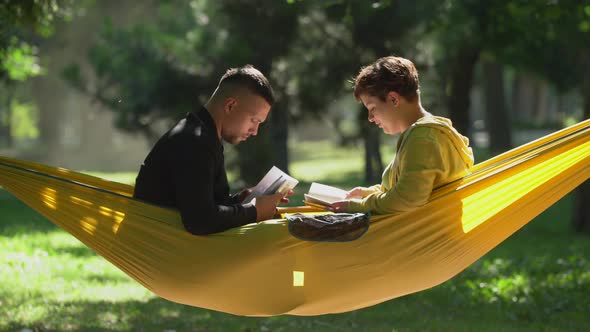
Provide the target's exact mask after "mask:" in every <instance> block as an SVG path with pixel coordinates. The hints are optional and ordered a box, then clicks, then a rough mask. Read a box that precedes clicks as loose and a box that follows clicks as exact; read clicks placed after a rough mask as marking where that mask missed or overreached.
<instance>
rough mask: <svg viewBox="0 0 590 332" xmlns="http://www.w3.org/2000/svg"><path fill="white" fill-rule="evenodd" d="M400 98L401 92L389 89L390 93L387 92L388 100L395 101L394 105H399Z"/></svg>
mask: <svg viewBox="0 0 590 332" xmlns="http://www.w3.org/2000/svg"><path fill="white" fill-rule="evenodd" d="M399 98H400V95H399V93H397V92H395V91H389V93H388V94H387V100H386V101H391V102H392V103H393V106H397V105H399Z"/></svg>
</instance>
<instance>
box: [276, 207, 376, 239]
mask: <svg viewBox="0 0 590 332" xmlns="http://www.w3.org/2000/svg"><path fill="white" fill-rule="evenodd" d="M287 221H288V225H289V232H290V233H291V235H293V236H295V237H296V238H298V239H301V240H306V241H333V242H346V241H353V240H356V239H358V238H360V237H361V236H362V235H363V234H365V232H366V231H367V230H368V229H369V221H370V218H369V215H367V214H365V213H329V214H317V215H310V214H301V213H295V214H290V215H287Z"/></svg>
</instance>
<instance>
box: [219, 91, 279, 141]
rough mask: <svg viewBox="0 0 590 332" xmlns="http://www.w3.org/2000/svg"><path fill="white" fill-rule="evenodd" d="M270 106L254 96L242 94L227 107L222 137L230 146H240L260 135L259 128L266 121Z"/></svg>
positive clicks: (262, 99)
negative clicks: (249, 138)
mask: <svg viewBox="0 0 590 332" xmlns="http://www.w3.org/2000/svg"><path fill="white" fill-rule="evenodd" d="M269 111H270V105H269V104H268V102H267V101H266V100H265V99H264V98H262V97H260V96H258V95H254V94H250V93H247V94H242V95H240V96H239V97H236V98H235V102H234V103H232V104H231V105H229V106H227V107H226V116H225V119H224V120H223V125H222V128H221V137H222V138H223V140H224V141H226V142H228V143H230V144H238V143H240V142H243V141H245V140H246V139H248V137H250V136H253V135H254V136H256V134H258V126H260V124H261V123H263V122H264V121H265V120H266V117H267V116H268V112H269Z"/></svg>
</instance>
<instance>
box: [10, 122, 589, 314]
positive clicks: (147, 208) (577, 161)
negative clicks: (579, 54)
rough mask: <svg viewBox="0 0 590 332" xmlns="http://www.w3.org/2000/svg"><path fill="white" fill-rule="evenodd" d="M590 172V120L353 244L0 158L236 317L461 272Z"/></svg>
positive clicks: (146, 276)
mask: <svg viewBox="0 0 590 332" xmlns="http://www.w3.org/2000/svg"><path fill="white" fill-rule="evenodd" d="M589 177H590V120H587V121H584V122H582V123H579V124H577V125H575V126H572V127H569V128H566V129H564V130H561V131H559V132H557V133H554V134H551V135H548V136H546V137H544V138H541V139H539V140H536V141H534V142H531V143H529V144H526V145H523V146H521V147H519V148H516V149H514V150H511V151H509V152H507V153H504V154H502V155H500V156H497V157H495V158H492V159H490V160H488V161H486V162H483V163H480V164H478V165H476V166H475V167H474V169H473V173H472V174H471V175H469V176H467V177H465V178H464V179H461V181H457V182H455V183H452V184H450V185H447V186H445V187H444V188H440V189H439V190H437V191H436V192H435V193H434V194H433V197H432V199H431V201H430V202H429V203H428V204H427V205H425V206H424V207H422V208H420V209H418V210H415V211H412V212H409V213H405V214H402V215H398V216H374V217H373V218H372V220H371V227H370V229H369V231H368V232H367V233H366V234H365V235H363V236H362V237H361V238H360V239H358V240H355V241H352V242H339V243H335V242H308V241H302V240H299V239H297V238H295V237H293V236H292V235H290V234H289V232H288V229H287V225H286V223H285V221H284V220H269V221H266V222H264V223H260V224H251V225H246V226H243V227H240V228H236V229H232V230H229V231H226V232H224V233H220V234H215V235H210V236H194V235H191V234H189V233H187V232H186V231H184V229H183V227H182V224H181V222H180V219H179V215H178V213H177V212H175V211H173V210H168V209H163V208H159V207H156V206H151V205H148V204H145V203H141V202H139V201H135V200H133V199H132V198H130V196H131V194H132V191H133V188H132V187H131V186H128V185H124V184H120V183H115V182H109V181H105V180H102V179H99V178H95V177H91V176H88V175H84V174H80V173H75V172H72V171H68V170H65V169H61V168H53V167H49V166H44V165H40V164H36V163H31V162H25V161H19V160H14V159H9V158H0V185H1V186H2V187H4V188H5V189H6V190H8V191H9V192H11V193H12V194H14V195H15V196H16V197H18V198H19V199H21V200H22V201H24V202H25V203H26V204H28V205H29V206H31V207H32V208H33V209H35V210H36V211H38V212H39V213H41V214H42V215H44V216H45V217H47V218H48V219H49V220H51V221H52V222H54V223H55V224H57V225H59V226H60V227H62V228H63V229H64V230H66V231H67V232H69V233H71V234H73V235H74V236H75V237H76V238H78V239H79V240H80V241H82V242H83V243H84V244H86V245H87V246H89V247H90V248H92V249H93V250H94V251H96V252H97V253H98V254H99V255H101V256H103V257H105V258H106V259H107V260H108V261H110V262H111V263H113V264H114V265H115V266H117V267H118V268H119V269H121V270H123V271H124V272H125V273H126V274H128V275H129V276H131V277H132V278H133V279H135V280H137V281H138V282H139V283H141V284H142V285H144V286H145V287H146V288H148V289H149V290H151V291H152V292H154V293H156V294H157V295H159V296H161V297H163V298H166V299H169V300H171V301H174V302H179V303H183V304H188V305H192V306H197V307H203V308H208V309H213V310H218V311H223V312H228V313H232V314H237V315H249V316H269V315H279V314H292V315H320V314H327V313H339V312H345V311H350V310H355V309H359V308H364V307H368V306H371V305H374V304H377V303H380V302H383V301H387V300H390V299H393V298H396V297H399V296H402V295H405V294H409V293H413V292H417V291H420V290H423V289H426V288H430V287H433V286H436V285H438V284H440V283H442V282H444V281H446V280H448V279H449V278H451V277H453V276H454V275H456V274H458V273H459V272H461V271H462V270H464V269H465V268H466V267H468V266H469V265H470V264H472V263H473V262H475V261H476V260H477V259H479V258H480V257H482V256H483V255H484V254H485V253H487V252H488V251H490V250H491V249H492V248H494V247H495V246H496V245H498V244H499V243H500V242H502V241H503V240H504V239H506V238H507V237H508V236H510V235H511V234H513V233H514V232H515V231H517V230H518V229H519V228H521V227H522V226H523V225H525V224H526V223H527V222H529V221H530V220H531V219H533V218H534V217H535V216H537V215H538V214H539V213H541V212H542V211H543V210H545V209H546V208H547V207H549V206H551V205H552V204H553V203H555V202H556V201H557V200H559V199H560V198H561V197H563V196H564V195H565V194H566V193H568V192H569V191H571V190H573V189H574V188H575V187H576V186H578V185H579V184H581V183H582V182H584V181H585V180H587V179H588V178H589Z"/></svg>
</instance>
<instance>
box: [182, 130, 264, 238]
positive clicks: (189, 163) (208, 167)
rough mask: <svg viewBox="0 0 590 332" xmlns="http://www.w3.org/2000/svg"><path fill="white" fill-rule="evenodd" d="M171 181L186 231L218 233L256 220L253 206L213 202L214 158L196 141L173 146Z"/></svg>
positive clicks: (197, 233)
mask: <svg viewBox="0 0 590 332" xmlns="http://www.w3.org/2000/svg"><path fill="white" fill-rule="evenodd" d="M174 145H175V146H176V147H177V148H173V149H172V151H171V153H172V154H171V156H170V158H171V159H172V160H171V161H172V170H171V171H172V174H171V176H172V180H173V182H174V187H175V195H176V203H177V206H178V209H179V210H180V215H181V217H182V223H183V224H184V227H185V228H186V230H187V231H189V232H190V233H192V234H196V235H206V234H212V233H218V232H222V231H225V230H227V229H230V228H234V227H238V226H242V225H245V224H249V223H252V222H255V221H256V207H255V206H254V205H252V204H232V205H220V204H217V203H216V202H215V198H214V185H215V179H214V178H215V173H216V172H215V167H216V163H215V159H214V158H215V156H214V154H213V152H212V151H211V150H210V149H209V148H208V147H206V146H204V144H200V143H199V142H198V141H193V142H191V143H187V142H186V141H184V142H183V144H182V145H180V144H174Z"/></svg>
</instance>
